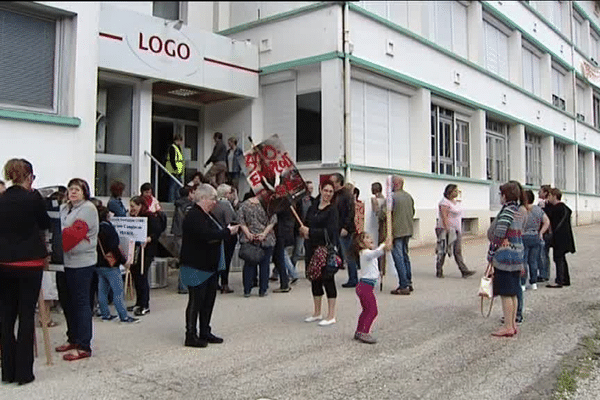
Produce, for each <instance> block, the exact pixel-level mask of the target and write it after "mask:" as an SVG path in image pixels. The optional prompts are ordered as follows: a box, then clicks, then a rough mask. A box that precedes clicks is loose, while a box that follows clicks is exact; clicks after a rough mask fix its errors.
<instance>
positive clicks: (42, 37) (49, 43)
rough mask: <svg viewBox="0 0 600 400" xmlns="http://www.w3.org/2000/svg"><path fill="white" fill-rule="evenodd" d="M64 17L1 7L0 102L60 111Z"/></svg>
mask: <svg viewBox="0 0 600 400" xmlns="http://www.w3.org/2000/svg"><path fill="white" fill-rule="evenodd" d="M63 28H64V24H63V20H62V19H61V18H59V17H56V16H49V15H42V14H40V13H34V12H30V11H29V10H28V9H23V10H21V9H20V8H18V7H10V8H9V7H6V8H5V7H4V6H0V54H1V55H2V56H0V105H1V106H5V107H8V108H19V109H23V110H30V111H41V112H50V113H58V112H60V111H61V110H60V101H59V100H60V99H59V95H60V94H61V93H59V92H60V90H59V87H60V86H59V84H60V82H59V71H60V69H61V62H62V61H63V58H64V52H63V48H62V46H61V43H62V41H61V37H62V35H63Z"/></svg>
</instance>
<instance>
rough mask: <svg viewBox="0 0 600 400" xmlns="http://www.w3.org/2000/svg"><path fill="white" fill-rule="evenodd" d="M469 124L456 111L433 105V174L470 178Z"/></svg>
mask: <svg viewBox="0 0 600 400" xmlns="http://www.w3.org/2000/svg"><path fill="white" fill-rule="evenodd" d="M469 142H470V138H469V122H468V121H467V118H465V117H460V116H458V115H457V114H456V113H455V112H454V111H452V110H449V109H447V108H442V107H440V106H437V105H433V104H432V105H431V172H433V173H436V174H442V175H453V176H463V177H469V176H470V174H471V171H470V162H469Z"/></svg>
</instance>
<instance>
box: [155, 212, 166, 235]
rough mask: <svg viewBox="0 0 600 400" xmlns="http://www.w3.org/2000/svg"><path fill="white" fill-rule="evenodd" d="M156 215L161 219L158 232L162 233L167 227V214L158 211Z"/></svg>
mask: <svg viewBox="0 0 600 400" xmlns="http://www.w3.org/2000/svg"><path fill="white" fill-rule="evenodd" d="M156 215H157V216H158V219H159V220H160V231H159V232H158V234H159V235H160V234H162V233H163V232H164V231H165V230H166V229H167V214H165V212H164V211H157V212H156Z"/></svg>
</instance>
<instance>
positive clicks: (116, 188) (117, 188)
mask: <svg viewBox="0 0 600 400" xmlns="http://www.w3.org/2000/svg"><path fill="white" fill-rule="evenodd" d="M123 189H125V184H124V183H123V182H121V181H114V182H113V183H112V184H111V185H110V194H111V195H112V196H113V197H121V195H123Z"/></svg>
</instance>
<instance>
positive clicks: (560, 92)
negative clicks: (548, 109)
mask: <svg viewBox="0 0 600 400" xmlns="http://www.w3.org/2000/svg"><path fill="white" fill-rule="evenodd" d="M552 104H553V105H554V107H558V108H560V109H561V110H566V103H565V74H564V73H563V72H562V71H560V70H558V69H557V68H555V67H552Z"/></svg>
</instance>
